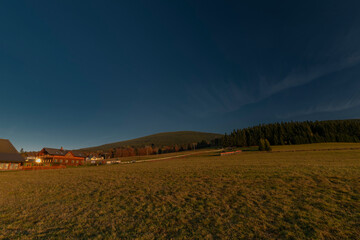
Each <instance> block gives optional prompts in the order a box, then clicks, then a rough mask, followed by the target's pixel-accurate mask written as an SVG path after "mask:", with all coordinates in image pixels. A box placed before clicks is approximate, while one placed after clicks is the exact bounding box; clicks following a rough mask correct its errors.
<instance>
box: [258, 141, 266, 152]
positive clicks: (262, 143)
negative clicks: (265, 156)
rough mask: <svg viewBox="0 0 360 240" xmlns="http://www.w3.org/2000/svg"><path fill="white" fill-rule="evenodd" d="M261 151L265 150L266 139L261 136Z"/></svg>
mask: <svg viewBox="0 0 360 240" xmlns="http://www.w3.org/2000/svg"><path fill="white" fill-rule="evenodd" d="M259 151H265V141H264V139H263V138H260V141H259Z"/></svg>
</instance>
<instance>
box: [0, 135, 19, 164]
mask: <svg viewBox="0 0 360 240" xmlns="http://www.w3.org/2000/svg"><path fill="white" fill-rule="evenodd" d="M24 162H25V159H24V158H23V157H22V156H21V155H20V154H19V152H18V151H17V150H16V148H15V147H14V146H13V145H12V144H11V142H10V141H9V140H8V139H0V171H1V170H17V169H20V168H21V166H22V164H23V163H24Z"/></svg>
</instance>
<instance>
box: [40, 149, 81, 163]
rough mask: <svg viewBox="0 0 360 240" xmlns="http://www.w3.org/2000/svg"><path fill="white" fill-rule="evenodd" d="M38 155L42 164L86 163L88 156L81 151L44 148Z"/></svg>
mask: <svg viewBox="0 0 360 240" xmlns="http://www.w3.org/2000/svg"><path fill="white" fill-rule="evenodd" d="M37 157H38V162H40V163H41V164H51V165H70V166H79V165H83V164H84V163H85V157H86V156H85V154H84V153H82V152H80V151H72V150H64V149H63V148H61V149H56V148H43V149H42V150H41V151H40V152H39V153H38V155H37Z"/></svg>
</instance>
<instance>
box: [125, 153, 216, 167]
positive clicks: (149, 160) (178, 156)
mask: <svg viewBox="0 0 360 240" xmlns="http://www.w3.org/2000/svg"><path fill="white" fill-rule="evenodd" d="M219 151H221V149H216V150H209V151H201V152H195V153H189V154H182V155H176V156H170V157H162V158H151V159H144V160H133V162H132V161H130V162H122V164H129V163H141V162H155V161H163V160H170V159H175V158H182V157H187V156H192V155H197V154H202V153H210V152H219Z"/></svg>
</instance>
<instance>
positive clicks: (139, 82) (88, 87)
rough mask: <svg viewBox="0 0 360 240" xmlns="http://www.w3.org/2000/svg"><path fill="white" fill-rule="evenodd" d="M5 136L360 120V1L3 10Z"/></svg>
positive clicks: (70, 140) (108, 136) (1, 128)
mask: <svg viewBox="0 0 360 240" xmlns="http://www.w3.org/2000/svg"><path fill="white" fill-rule="evenodd" d="M0 81H1V82H0V83H1V86H0V110H1V112H0V138H7V139H10V140H11V141H12V142H13V143H14V145H15V147H17V148H18V149H20V148H24V149H25V150H40V149H41V148H42V147H44V146H47V147H56V148H60V147H61V146H63V147H64V148H70V149H73V148H80V147H88V146H95V145H100V144H105V143H109V142H115V141H120V140H127V139H131V138H135V137H140V136H145V135H149V134H153V133H158V132H164V131H180V130H196V131H207V132H217V133H224V132H229V131H231V130H232V129H234V128H242V127H248V126H252V125H257V124H259V123H268V122H276V121H290V120H325V119H348V118H359V117H360V2H359V1H330V0H326V1H296V2H295V1H267V0H264V1H248V2H247V3H246V2H245V1H192V0H191V1H167V0H166V1H165V0H164V1H156V0H155V1H154V0H153V1H136V0H134V1H90V0H86V1H64V0H61V1H55V0H51V1H48V0H46V1H45V0H44V1H1V2H0Z"/></svg>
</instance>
